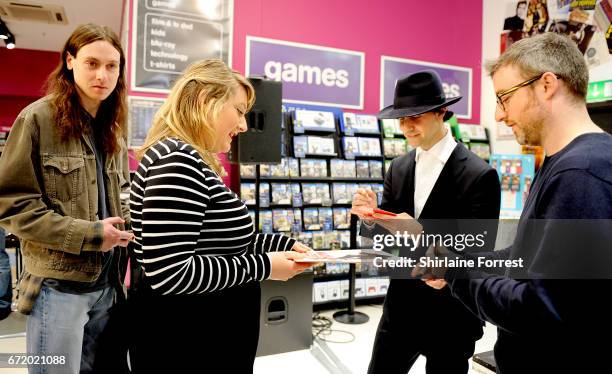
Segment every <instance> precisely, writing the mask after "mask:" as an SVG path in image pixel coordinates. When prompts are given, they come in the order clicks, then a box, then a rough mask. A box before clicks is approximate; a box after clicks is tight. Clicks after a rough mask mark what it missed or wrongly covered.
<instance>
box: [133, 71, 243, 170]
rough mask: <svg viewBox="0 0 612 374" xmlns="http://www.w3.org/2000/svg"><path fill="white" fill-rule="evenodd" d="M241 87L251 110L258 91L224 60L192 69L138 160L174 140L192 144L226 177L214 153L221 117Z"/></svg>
mask: <svg viewBox="0 0 612 374" xmlns="http://www.w3.org/2000/svg"><path fill="white" fill-rule="evenodd" d="M239 87H242V88H244V90H245V91H246V94H247V106H248V109H250V108H251V107H252V106H253V103H254V101H255V90H254V89H253V86H251V84H250V83H249V81H248V80H247V79H246V78H245V77H244V76H243V75H242V74H240V73H239V72H237V71H235V70H232V69H230V68H229V67H228V66H227V65H225V63H224V62H223V61H221V60H213V59H209V60H202V61H198V62H196V63H194V64H192V65H191V66H189V67H188V68H187V69H186V70H185V72H184V73H183V75H182V76H181V77H180V78H179V79H178V80H177V81H176V83H175V84H174V86H173V87H172V91H171V92H170V95H168V98H167V99H166V101H165V102H164V104H163V105H162V106H161V107H160V108H159V110H158V111H157V113H155V117H154V118H153V124H152V126H151V129H150V130H149V133H148V134H147V138H146V140H145V142H144V145H143V146H142V147H141V148H140V149H139V150H138V151H137V153H136V155H137V157H138V159H139V160H140V159H142V157H143V156H144V154H145V153H146V152H147V150H148V149H149V148H151V147H152V146H153V145H155V144H156V143H157V142H158V141H160V140H162V139H165V138H167V137H175V138H178V139H180V140H182V141H184V142H185V143H188V144H191V145H192V146H193V147H194V148H195V149H196V150H197V151H198V152H199V153H200V156H201V157H202V159H203V160H204V161H205V162H206V163H207V164H208V165H209V166H210V167H211V168H212V169H213V170H214V171H215V172H217V174H219V175H220V176H224V175H226V173H225V170H224V169H223V166H221V162H220V161H219V159H218V158H217V155H216V154H215V153H213V152H212V151H211V150H212V148H213V146H214V144H215V139H216V138H215V136H216V131H215V124H216V122H217V120H218V118H219V113H220V112H221V109H222V108H223V106H224V105H225V104H226V103H227V102H228V100H229V99H230V97H231V95H232V94H233V93H234V92H235V91H236V89H238V88H239Z"/></svg>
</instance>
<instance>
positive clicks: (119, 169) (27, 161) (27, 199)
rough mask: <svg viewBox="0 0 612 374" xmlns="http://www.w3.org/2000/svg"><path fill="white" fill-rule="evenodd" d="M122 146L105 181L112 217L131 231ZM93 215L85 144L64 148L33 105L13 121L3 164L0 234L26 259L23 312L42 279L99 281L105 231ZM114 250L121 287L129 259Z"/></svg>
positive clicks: (92, 163)
mask: <svg viewBox="0 0 612 374" xmlns="http://www.w3.org/2000/svg"><path fill="white" fill-rule="evenodd" d="M120 146H121V151H120V152H118V153H117V154H115V155H114V156H112V157H107V158H106V163H105V165H104V178H105V180H106V186H107V187H106V192H107V198H108V202H109V213H110V215H111V216H118V217H122V218H124V219H125V221H126V224H129V222H130V216H129V206H128V205H127V204H126V203H123V202H122V201H121V199H120V197H119V194H120V192H121V191H122V190H126V191H127V189H128V188H129V170H128V158H127V147H126V145H125V140H124V139H121V140H120ZM97 211H98V187H97V176H96V159H95V156H94V152H93V145H92V144H91V142H90V140H89V138H88V136H87V135H82V136H81V137H80V138H78V139H75V138H72V139H70V140H68V141H66V142H64V141H62V140H61V137H60V135H59V133H58V132H57V131H56V129H55V126H54V123H53V117H52V111H51V101H50V98H49V97H44V98H42V99H40V100H38V101H36V102H34V103H32V104H30V105H29V106H28V107H26V108H25V109H23V111H22V112H21V113H20V114H19V116H18V117H17V119H16V120H15V123H14V125H13V127H12V128H11V131H10V134H9V137H8V139H7V142H6V145H5V147H4V151H3V152H2V157H0V226H2V227H3V228H5V229H6V230H7V231H9V232H11V233H13V234H15V235H16V236H18V237H19V238H20V239H21V251H22V254H23V263H24V273H23V276H22V278H21V280H20V283H19V295H20V297H19V310H20V311H22V312H24V313H28V312H29V311H30V310H31V308H32V306H33V304H34V302H35V301H36V297H37V296H38V293H39V291H40V287H41V285H42V281H43V280H44V278H54V279H62V280H71V281H80V282H93V281H95V280H96V279H97V278H98V276H99V275H100V272H101V270H102V252H101V244H102V239H103V227H102V224H101V223H100V222H99V221H98V217H97ZM117 228H118V229H120V230H124V229H125V227H124V225H120V227H117ZM114 250H115V255H114V256H113V259H114V263H113V269H116V272H115V271H112V274H113V278H112V280H113V281H114V280H115V277H116V278H117V279H116V280H117V284H118V285H120V284H122V279H123V276H124V274H125V268H126V262H127V257H126V253H127V252H126V250H125V248H120V247H117V248H115V249H114ZM115 266H116V268H115ZM113 283H114V282H113Z"/></svg>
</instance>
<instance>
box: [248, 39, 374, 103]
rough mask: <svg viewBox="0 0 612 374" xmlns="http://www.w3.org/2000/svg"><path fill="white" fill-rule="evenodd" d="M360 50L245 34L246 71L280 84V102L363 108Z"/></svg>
mask: <svg viewBox="0 0 612 374" xmlns="http://www.w3.org/2000/svg"><path fill="white" fill-rule="evenodd" d="M364 58H365V54H364V53H363V52H357V51H350V50H345V49H337V48H329V47H322V46H318V45H311V44H302V43H293V42H288V41H282V40H273V39H267V38H259V37H253V36H247V42H246V64H245V66H246V74H247V76H254V75H259V76H265V77H267V78H268V79H273V80H276V81H281V82H282V83H283V101H284V102H287V103H298V104H310V105H326V106H334V107H341V108H350V109H363V82H364Z"/></svg>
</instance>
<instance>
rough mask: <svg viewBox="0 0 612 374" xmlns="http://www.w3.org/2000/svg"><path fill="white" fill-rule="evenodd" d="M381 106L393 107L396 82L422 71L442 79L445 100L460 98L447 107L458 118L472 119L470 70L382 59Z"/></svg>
mask: <svg viewBox="0 0 612 374" xmlns="http://www.w3.org/2000/svg"><path fill="white" fill-rule="evenodd" d="M380 69H381V79H380V107H381V108H384V107H386V106H388V105H391V104H393V95H394V93H395V83H396V82H397V80H398V79H400V78H402V77H404V76H406V75H408V74H412V73H416V72H418V71H421V70H434V71H435V72H436V73H438V74H439V75H440V78H441V79H442V87H443V88H444V93H445V94H446V98H447V99H451V98H453V97H457V96H462V97H463V98H462V99H461V100H459V102H457V103H456V104H453V105H451V106H450V107H449V109H450V110H452V111H453V112H454V113H455V115H456V116H457V118H462V119H470V118H472V69H471V68H466V67H462V66H454V65H444V64H435V63H431V62H424V61H417V60H408V59H403V58H396V57H389V56H382V57H381V62H380Z"/></svg>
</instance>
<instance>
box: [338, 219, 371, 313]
mask: <svg viewBox="0 0 612 374" xmlns="http://www.w3.org/2000/svg"><path fill="white" fill-rule="evenodd" d="M356 247H357V216H355V215H351V248H356ZM355 278H356V269H355V264H350V267H349V294H348V306H347V309H346V310H342V311H339V312H336V313H334V319H335V320H336V321H337V322H340V323H346V324H349V325H360V324H362V323H366V322H368V321H369V320H370V317H368V315H367V314H365V313H361V312H356V311H355Z"/></svg>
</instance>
